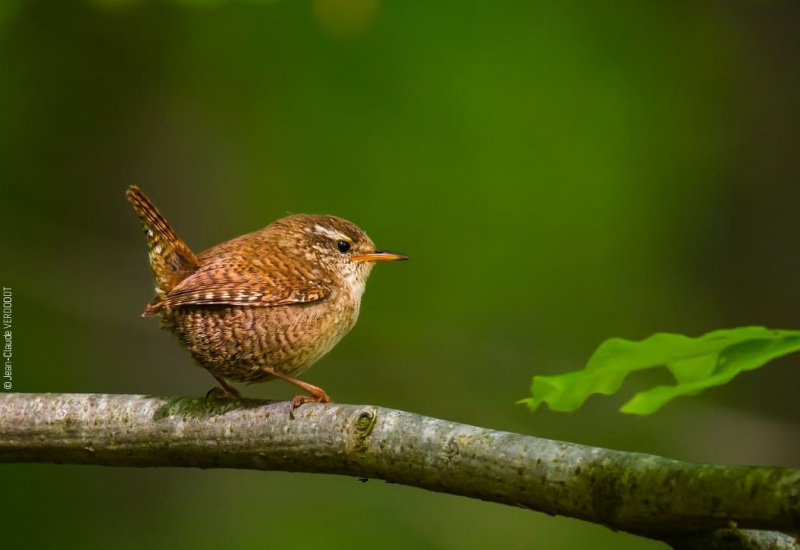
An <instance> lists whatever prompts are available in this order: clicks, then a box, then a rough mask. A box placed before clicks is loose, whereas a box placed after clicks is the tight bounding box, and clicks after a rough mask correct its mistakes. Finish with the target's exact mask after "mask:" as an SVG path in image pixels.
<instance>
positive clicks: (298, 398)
mask: <svg viewBox="0 0 800 550" xmlns="http://www.w3.org/2000/svg"><path fill="white" fill-rule="evenodd" d="M262 369H263V370H264V372H266V373H269V374H271V375H272V376H274V377H275V378H280V379H281V380H286V381H287V382H289V383H290V384H294V385H295V386H297V387H299V388H302V389H304V390H306V391H307V392H308V393H309V394H310V395H295V396H294V398H293V399H292V405H291V407H290V409H289V414H290V415H292V417H294V414H293V413H294V410H295V409H296V408H297V407H299V406H300V405H303V404H305V403H333V400H332V399H331V398H330V397H329V396H328V394H327V393H325V390H323V389H322V388H320V387H318V386H314V385H313V384H309V383H308V382H303V381H302V380H298V379H297V378H292V377H291V376H288V375H286V374H283V373H280V372H278V371H276V370H274V369H271V368H269V367H262Z"/></svg>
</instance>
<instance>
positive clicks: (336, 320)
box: [126, 185, 408, 413]
mask: <svg viewBox="0 0 800 550" xmlns="http://www.w3.org/2000/svg"><path fill="white" fill-rule="evenodd" d="M126 198H127V201H128V203H129V204H130V206H131V207H132V208H133V211H134V213H135V214H136V216H137V217H138V218H139V221H140V222H141V225H142V228H143V229H144V233H145V237H146V240H147V245H148V258H149V261H150V267H151V268H152V271H153V274H154V275H155V295H156V296H155V299H154V300H153V301H151V302H150V303H149V304H148V305H147V308H146V309H145V311H144V313H143V314H142V316H143V317H150V316H155V317H157V318H158V319H159V320H160V322H161V326H162V328H164V329H166V330H168V331H169V332H171V333H172V334H173V335H175V336H176V337H177V339H178V340H179V342H180V343H181V344H182V345H183V347H185V348H186V349H187V350H188V351H189V353H190V354H191V356H192V357H193V358H194V361H195V362H196V363H197V364H198V365H199V366H201V367H203V368H204V369H206V370H207V371H208V372H209V373H210V374H211V375H212V376H213V377H214V378H215V379H216V381H217V382H218V383H219V386H215V387H214V388H212V389H211V390H209V392H208V393H207V394H206V396H207V397H209V398H212V397H213V398H240V397H241V394H240V393H239V391H238V390H237V389H236V388H235V387H234V386H233V385H232V382H246V383H254V382H266V381H269V380H274V379H283V380H285V381H287V382H290V383H291V384H294V385H295V386H297V387H299V388H301V389H303V390H305V392H307V394H301V395H296V396H295V397H294V398H293V399H292V401H291V408H290V413H291V412H292V411H294V410H295V409H296V408H297V407H299V406H301V405H303V404H304V403H309V402H314V403H331V402H332V400H331V398H330V397H329V396H328V394H327V393H326V392H325V391H324V390H323V389H322V388H320V387H317V386H314V385H312V384H309V383H307V382H304V381H302V380H299V379H298V378H297V376H299V375H300V374H301V373H302V372H303V371H305V370H306V369H308V368H309V367H310V366H311V365H313V364H314V363H316V362H317V361H318V360H319V359H320V358H322V357H323V356H324V355H325V354H327V353H328V352H329V351H330V350H331V349H333V347H334V346H335V345H336V344H337V343H339V341H340V340H341V339H342V338H343V337H344V336H345V335H346V334H347V333H348V332H350V330H351V329H352V328H353V326H354V325H355V323H356V320H357V319H358V314H359V309H360V306H361V297H362V295H363V294H364V289H365V287H366V282H367V278H368V277H369V275H370V272H371V271H372V268H373V266H374V265H375V263H377V262H394V261H403V260H407V259H408V257H407V256H404V255H402V254H396V253H393V252H387V251H384V250H378V249H377V248H376V247H375V244H374V243H373V242H372V240H371V239H370V238H369V237H368V236H367V234H366V233H365V232H364V231H363V230H362V229H361V228H359V227H358V226H357V225H355V224H354V223H352V222H350V221H348V220H345V219H343V218H339V217H336V216H328V215H310V214H294V215H290V216H287V217H284V218H281V219H279V220H276V221H274V222H272V223H271V224H269V225H268V226H266V227H264V228H263V229H260V230H258V231H255V232H253V233H248V234H246V235H242V236H240V237H236V238H234V239H231V240H229V241H226V242H223V243H221V244H218V245H216V246H213V247H211V248H209V249H208V250H205V251H204V252H201V253H199V254H197V255H195V254H194V253H193V252H192V250H191V248H189V246H188V245H187V244H186V243H185V242H184V241H183V240H182V239H181V238H180V237H178V235H177V234H176V233H175V231H174V230H173V228H172V227H171V226H170V224H169V223H168V222H167V220H166V219H165V218H164V216H162V215H161V213H160V212H159V211H158V209H157V208H156V207H155V206H154V205H153V203H152V202H151V201H150V199H149V198H148V197H147V196H146V195H145V194H144V193H143V192H142V190H141V189H139V188H138V187H137V186H135V185H132V186H130V187H129V188H128V190H127V192H126Z"/></svg>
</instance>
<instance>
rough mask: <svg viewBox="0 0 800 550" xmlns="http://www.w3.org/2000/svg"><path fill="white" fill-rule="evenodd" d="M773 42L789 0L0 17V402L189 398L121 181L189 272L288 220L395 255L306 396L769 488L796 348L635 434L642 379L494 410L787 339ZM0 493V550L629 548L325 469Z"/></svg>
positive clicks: (644, 421)
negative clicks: (664, 338) (753, 339)
mask: <svg viewBox="0 0 800 550" xmlns="http://www.w3.org/2000/svg"><path fill="white" fill-rule="evenodd" d="M799 24H800V7H799V6H798V4H797V3H796V2H751V1H733V2H665V3H641V2H633V1H627V2H618V3H614V4H613V7H612V6H611V5H609V4H607V3H606V4H604V3H596V2H592V1H590V0H583V1H581V0H572V1H566V2H558V3H556V2H553V3H537V2H525V1H505V2H464V1H460V2H456V1H440V2H407V1H399V0H395V1H389V0H350V1H344V0H313V1H290V0H284V1H276V2H253V1H251V2H237V1H230V2H223V1H209V0H206V1H193V0H181V1H174V2H156V1H149V2H148V1H144V2H142V1H135V0H126V1H120V0H115V1H112V0H93V1H34V0H14V1H12V0H3V2H2V3H0V169H1V175H0V186H2V187H1V188H0V196H2V205H3V206H2V216H0V219H1V220H2V221H0V224H1V225H0V230H2V240H1V241H2V242H0V247H2V248H0V256H1V257H2V262H1V263H0V265H1V266H2V267H1V272H0V279H1V280H0V283H2V284H3V285H5V286H10V287H12V288H13V291H14V299H15V303H14V307H15V309H14V315H15V332H14V334H15V360H16V362H15V372H14V375H15V377H14V384H15V385H14V390H15V391H28V392H119V393H144V394H156V395H167V394H169V395H202V394H204V393H205V392H206V391H207V390H208V389H209V388H210V387H211V386H212V383H213V380H212V378H211V377H210V376H209V375H208V374H207V373H205V372H204V371H202V370H201V369H198V368H196V367H194V366H193V364H192V361H191V359H190V357H189V355H188V354H187V353H186V352H184V351H183V350H182V349H181V348H180V346H179V345H178V344H177V342H175V341H173V340H172V339H171V338H170V336H169V335H168V334H166V333H164V332H163V331H161V330H159V328H158V323H157V322H156V321H154V320H152V319H142V318H140V317H139V315H140V313H141V312H142V310H143V308H144V306H145V304H146V303H147V302H148V301H149V300H150V299H151V297H152V275H151V272H150V270H149V267H148V265H147V258H146V249H145V243H144V240H143V238H142V235H141V231H140V229H139V227H138V224H137V222H136V220H135V218H134V216H133V214H132V213H131V212H130V211H129V210H128V206H127V204H126V203H125V200H124V197H123V194H124V190H125V188H126V187H127V185H129V184H131V183H136V184H138V185H140V186H141V187H142V188H143V189H144V190H145V191H146V192H147V193H148V194H150V195H151V197H152V198H153V200H154V201H155V203H156V204H157V205H158V206H159V207H160V209H161V210H162V212H163V213H164V214H165V215H166V217H167V218H168V219H169V220H170V221H171V222H172V223H173V225H174V226H175V227H176V229H177V231H178V233H179V234H180V235H181V236H182V237H183V238H184V239H186V240H187V242H188V243H189V244H190V246H192V247H193V248H194V249H195V250H196V251H200V250H202V249H204V248H206V247H209V246H211V245H213V244H216V243H218V242H221V241H223V240H226V239H228V238H231V237H234V236H237V235H239V234H242V233H245V232H249V231H252V230H255V229H258V228H260V227H262V226H264V225H266V224H268V223H269V222H270V221H272V220H274V219H276V218H278V217H281V216H283V215H284V214H285V213H287V212H308V213H330V214H336V215H340V216H343V217H346V218H349V219H351V220H353V221H355V222H356V223H358V224H359V225H360V226H361V227H363V228H365V229H366V230H367V231H368V232H369V233H370V235H371V237H372V238H373V239H374V240H375V242H376V243H378V246H380V247H384V248H387V249H390V250H397V251H401V252H404V253H406V254H408V255H409V256H411V258H412V261H410V262H408V263H405V264H399V265H385V266H384V265H382V266H378V267H377V269H376V270H375V272H374V273H373V275H372V278H371V280H370V285H369V290H368V292H367V294H366V296H365V299H364V303H363V306H362V310H361V319H360V322H359V324H358V326H357V327H356V329H355V330H354V331H353V333H352V334H351V335H350V336H348V338H346V339H345V340H344V341H343V342H342V343H341V344H340V345H339V346H338V347H337V348H336V349H335V350H334V351H333V352H332V353H331V354H330V355H329V356H327V357H326V358H324V359H323V360H322V361H321V362H320V363H319V364H318V365H316V366H315V367H314V368H313V369H311V370H310V371H308V372H307V373H306V374H305V375H304V378H305V379H306V380H308V381H310V382H312V383H314V384H318V385H320V386H322V387H323V388H325V389H326V390H327V391H328V392H329V393H330V394H331V395H332V396H333V398H334V399H335V400H337V401H339V402H344V403H375V404H379V405H384V406H388V407H395V408H401V409H404V410H410V411H414V412H418V413H422V414H428V415H433V416H437V417H441V418H446V419H450V420H454V421H460V422H467V423H472V424H478V425H481V426H486V427H491V428H496V429H502V430H511V431H516V432H521V433H527V434H533V435H538V436H544V437H550V438H557V439H567V440H572V441H577V442H581V443H586V444H591V445H601V446H607V447H614V448H618V449H625V450H635V451H643V452H652V453H659V454H665V455H667V456H671V457H675V458H680V459H686V460H694V461H715V462H726V463H737V464H775V465H786V466H794V467H798V466H800V460H798V458H797V457H798V456H800V438H798V435H800V429H798V420H800V412H798V409H797V407H796V394H797V384H798V382H799V381H800V375H799V374H798V367H800V357H797V356H794V357H788V358H785V359H782V360H780V361H777V362H775V363H774V364H771V365H770V366H768V367H767V368H765V369H763V370H761V371H756V372H753V373H749V374H745V375H742V376H740V377H739V378H738V379H736V380H735V381H734V382H733V383H732V384H730V385H729V386H726V387H723V388H719V389H716V390H713V391H709V392H707V393H705V394H703V395H702V396H700V397H697V398H693V399H682V400H679V401H677V402H675V403H672V404H670V405H669V406H668V407H666V408H665V409H664V410H663V411H661V412H659V413H658V414H657V415H655V416H654V417H649V418H634V417H626V416H622V415H620V414H619V413H617V412H616V409H617V407H618V406H619V405H620V404H621V403H622V402H624V400H625V399H626V398H627V397H628V396H630V395H631V394H632V391H633V390H635V389H636V387H637V385H641V384H644V383H651V382H653V380H654V379H653V378H652V377H651V378H648V377H647V376H648V375H646V374H643V375H642V376H640V377H633V379H632V380H631V381H630V382H629V383H628V384H627V385H626V394H625V395H622V396H619V398H617V397H611V398H600V397H597V398H593V399H591V400H590V402H589V403H588V404H587V405H586V406H585V407H584V408H583V409H582V410H580V411H578V412H577V413H574V414H570V415H563V414H556V413H552V412H550V411H547V410H544V409H543V410H541V411H539V412H537V413H536V414H535V415H531V414H530V413H529V412H528V411H527V410H526V409H525V408H523V407H520V406H515V405H514V401H515V400H517V399H519V398H521V397H525V396H526V395H528V387H529V383H530V379H531V376H532V375H533V374H535V373H540V374H552V373H558V372H564V371H566V370H569V369H575V368H579V367H580V366H582V365H583V364H584V363H585V361H586V359H587V358H588V357H589V355H590V353H591V352H592V350H593V349H594V348H595V347H596V346H597V345H598V344H599V343H600V342H601V341H602V340H603V339H605V338H608V337H610V336H624V337H628V338H642V337H645V336H647V335H648V334H650V333H652V332H656V331H677V332H683V333H688V334H692V335H697V334H700V333H703V332H706V331H708V330H712V329H717V328H723V327H734V326H740V325H747V324H763V325H767V326H771V327H777V328H798V327H800V322H798V319H797V314H796V312H797V309H798V306H799V305H800V292H799V291H798V289H797V280H798V276H800V260H799V258H800V255H798V247H797V235H798V234H800V218H798V216H797V214H796V212H797V203H798V199H799V198H800V188H798V184H799V183H800V160H798V155H797V150H798V143H800V140H799V139H798V138H800V132H799V131H798V128H800V93H798V90H800V69H799V68H798V67H800V34H798V33H797V28H798V25H799ZM655 376H656V378H658V375H655ZM663 379H664V380H666V379H667V378H666V375H664V376H663ZM242 389H243V391H244V393H245V394H246V395H247V396H250V397H269V398H280V399H285V398H288V397H290V396H291V395H293V393H294V392H293V388H291V387H289V386H288V385H286V384H281V383H277V382H275V383H270V384H266V385H259V386H249V387H243V388H242ZM0 482H2V489H0V517H2V520H3V525H4V529H3V534H2V537H3V538H2V540H3V543H2V546H3V547H4V548H22V547H34V546H35V547H59V548H106V547H109V548H112V547H113V548H120V549H125V548H131V549H134V548H141V547H153V548H169V547H189V546H191V547H193V548H200V549H204V548H209V549H210V548H218V547H221V546H222V547H230V548H266V547H270V548H272V547H279V546H289V547H294V548H302V547H306V546H312V545H313V546H316V547H320V548H344V547H347V548H372V547H377V546H380V547H386V548H409V547H414V548H483V547H487V546H489V545H491V546H502V547H504V548H510V549H513V548H531V547H533V548H555V549H559V548H582V547H592V548H620V549H628V548H645V549H647V548H661V547H662V546H661V545H660V544H657V543H653V542H649V541H646V540H644V539H640V538H637V537H633V536H630V535H626V534H619V533H613V532H611V531H609V530H607V529H605V528H602V527H599V526H594V525H589V524H585V523H582V522H578V521H574V520H569V519H564V518H552V517H548V516H545V515H542V514H537V513H533V512H528V511H524V510H517V509H514V508H509V507H504V506H500V505H493V504H487V503H483V502H477V501H471V500H467V499H464V498H458V497H453V496H447V495H439V494H433V493H427V492H424V491H421V490H416V489H411V488H407V487H402V486H396V485H388V484H385V483H382V482H378V481H371V482H369V483H358V482H357V481H356V480H355V479H349V478H338V477H331V476H319V475H299V474H284V473H258V472H239V471H192V470H177V469H173V470H169V469H164V470H135V469H106V468H99V467H76V466H43V465H12V466H8V465H6V466H2V467H0Z"/></svg>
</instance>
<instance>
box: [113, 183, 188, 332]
mask: <svg viewBox="0 0 800 550" xmlns="http://www.w3.org/2000/svg"><path fill="white" fill-rule="evenodd" d="M125 196H126V197H127V199H128V203H129V204H130V205H131V208H133V211H134V212H135V213H136V216H138V218H139V221H141V222H142V227H143V228H144V234H145V236H146V238H147V246H148V249H149V254H148V256H149V258H150V267H151V268H152V269H153V273H154V274H155V276H156V299H155V301H154V302H153V303H152V304H150V306H149V307H148V308H147V310H146V311H145V312H144V314H143V315H145V316H147V315H152V314H153V313H154V312H155V311H158V307H157V304H158V303H159V302H160V301H161V299H162V298H163V297H164V296H165V295H166V294H167V293H168V292H169V291H170V290H172V289H173V288H175V286H176V285H177V284H178V283H180V282H181V281H182V280H184V279H185V278H186V277H188V276H189V275H191V274H192V273H193V272H194V271H195V270H196V269H197V258H196V257H195V255H194V253H193V252H192V251H191V249H190V248H189V247H188V246H187V245H186V243H185V242H183V241H182V240H181V239H180V237H178V235H176V234H175V231H173V229H172V227H170V225H169V223H167V220H165V219H164V216H162V215H161V214H160V213H159V211H158V209H156V207H155V206H154V205H153V203H152V202H150V199H148V198H147V195H145V194H144V193H142V190H141V189H139V188H138V187H136V186H135V185H131V186H130V187H129V188H128V191H127V193H126V194H125Z"/></svg>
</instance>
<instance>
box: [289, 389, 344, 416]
mask: <svg viewBox="0 0 800 550" xmlns="http://www.w3.org/2000/svg"><path fill="white" fill-rule="evenodd" d="M303 389H304V390H306V391H307V392H309V393H310V394H311V395H295V396H294V397H293V398H292V403H291V405H290V406H289V416H291V417H292V418H294V410H295V409H296V408H297V407H299V406H300V405H305V404H306V403H333V399H331V398H330V396H329V395H328V394H327V393H325V390H323V389H322V388H318V387H317V386H312V385H311V384H309V385H308V387H307V388H303Z"/></svg>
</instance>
